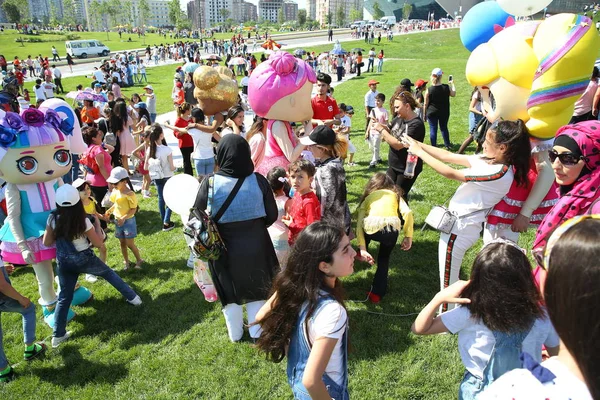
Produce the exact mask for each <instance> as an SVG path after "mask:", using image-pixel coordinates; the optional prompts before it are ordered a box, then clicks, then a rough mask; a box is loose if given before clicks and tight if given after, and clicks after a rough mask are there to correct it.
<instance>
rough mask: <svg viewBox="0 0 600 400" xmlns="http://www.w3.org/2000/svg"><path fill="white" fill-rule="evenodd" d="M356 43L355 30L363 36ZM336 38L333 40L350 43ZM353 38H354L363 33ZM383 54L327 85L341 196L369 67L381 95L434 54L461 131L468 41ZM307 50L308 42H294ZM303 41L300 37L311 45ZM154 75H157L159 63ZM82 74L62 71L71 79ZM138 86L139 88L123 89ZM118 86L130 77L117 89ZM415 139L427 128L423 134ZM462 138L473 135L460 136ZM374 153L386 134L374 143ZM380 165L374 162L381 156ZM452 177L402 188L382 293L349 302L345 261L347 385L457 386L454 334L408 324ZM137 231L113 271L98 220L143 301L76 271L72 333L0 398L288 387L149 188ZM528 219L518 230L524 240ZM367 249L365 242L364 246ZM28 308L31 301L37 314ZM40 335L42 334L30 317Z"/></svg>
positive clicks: (262, 391) (426, 291) (13, 335)
mask: <svg viewBox="0 0 600 400" xmlns="http://www.w3.org/2000/svg"><path fill="white" fill-rule="evenodd" d="M363 43H364V42H363ZM356 45H360V41H357V42H356V43H349V44H344V48H351V47H356ZM362 47H365V46H364V45H363V46H362ZM376 47H377V49H379V48H380V47H383V48H384V50H385V52H386V56H387V57H388V58H397V59H408V60H404V61H392V60H388V61H386V62H385V64H384V73H382V74H364V75H363V76H361V77H360V78H355V79H352V80H351V81H349V82H346V83H344V84H342V85H340V86H338V87H337V88H336V90H335V98H336V99H337V101H338V103H339V102H344V103H346V104H351V105H353V106H354V107H355V108H356V109H357V113H356V115H355V117H354V120H353V127H354V129H353V131H352V140H353V142H354V144H355V145H356V147H357V148H358V152H357V154H356V156H355V161H356V162H358V164H359V165H358V166H357V167H353V168H347V185H348V202H349V204H351V209H352V211H354V210H355V209H356V205H357V204H356V202H357V199H358V197H359V196H360V195H361V193H362V191H363V188H364V186H365V183H366V181H367V179H368V178H369V177H370V176H371V175H372V173H373V171H372V170H369V169H368V161H369V160H370V153H369V151H368V148H367V145H366V143H365V142H364V140H363V139H362V138H363V134H364V132H363V131H362V128H363V127H364V124H365V119H364V115H362V113H361V112H360V110H362V108H363V107H362V105H363V95H364V94H365V93H366V91H367V90H368V88H367V83H366V82H367V81H368V80H369V79H371V78H376V79H377V80H379V81H380V82H381V85H380V87H379V89H380V91H381V92H383V93H385V94H386V96H388V97H389V96H390V95H391V94H392V93H393V91H394V88H395V87H396V86H397V85H398V84H399V82H400V80H401V79H403V78H405V77H408V78H410V79H411V80H412V81H413V82H414V81H415V80H416V79H418V78H427V77H428V76H429V74H430V72H431V70H432V69H433V68H434V67H440V68H442V69H443V70H444V71H445V72H446V75H445V76H447V74H453V75H454V79H455V81H456V86H457V97H456V98H454V99H452V116H451V119H450V134H451V139H452V142H453V143H455V144H456V146H455V150H456V149H457V148H458V145H460V143H461V142H462V140H463V139H464V138H465V137H466V136H467V130H468V104H469V98H470V93H471V89H470V87H469V85H468V84H467V82H466V81H465V78H464V70H465V63H466V60H467V58H468V52H467V51H466V50H465V49H463V48H462V45H461V44H460V40H459V38H458V30H449V31H444V32H433V33H427V34H416V35H407V36H397V37H396V38H395V39H394V42H393V43H387V42H385V41H383V42H382V45H381V46H376ZM307 50H309V49H307ZM310 50H312V49H310ZM173 69H174V67H173V66H166V67H158V68H150V69H148V78H149V81H150V83H152V84H153V85H154V86H155V88H157V93H158V111H159V112H165V111H168V110H171V109H172V106H171V102H170V95H169V94H170V88H171V75H169V74H171V72H170V71H171V70H173ZM165 76H166V77H165ZM84 81H85V79H84V78H82V77H79V78H69V79H65V80H64V82H65V87H67V86H68V87H70V88H74V86H75V84H76V83H84ZM135 90H137V91H141V90H139V89H135ZM125 93H128V94H130V93H131V90H130V89H126V90H125ZM427 141H428V139H427ZM470 151H471V152H472V151H473V147H471V148H470ZM382 154H383V158H384V160H387V145H385V144H384V145H382ZM379 170H382V171H383V170H384V168H383V167H381V168H380V169H379ZM457 186H458V183H457V182H451V181H448V180H446V179H444V178H441V177H440V176H439V175H437V174H436V173H434V172H433V171H432V170H431V169H430V168H429V167H425V169H424V171H423V173H422V174H421V175H420V176H419V178H418V180H417V182H416V184H415V186H414V188H413V191H412V192H411V200H410V205H411V207H412V209H413V210H414V212H415V218H416V221H415V236H414V244H413V248H412V249H411V250H410V251H409V252H403V251H401V250H400V248H399V246H398V247H397V248H396V249H395V250H394V253H393V254H392V261H391V267H390V285H389V291H388V293H389V294H388V295H387V296H386V297H385V299H384V301H383V302H382V303H380V304H379V305H372V304H369V303H364V302H361V301H363V300H364V299H365V297H366V291H367V290H368V289H369V287H370V284H371V280H372V278H373V274H374V268H372V267H369V266H368V265H367V264H364V263H360V262H356V264H355V273H354V274H353V275H352V276H350V277H347V278H345V279H344V280H343V281H344V286H345V288H346V292H347V297H348V299H350V301H348V303H347V307H348V310H349V318H350V327H351V329H350V343H351V352H350V355H349V373H350V393H351V396H352V398H355V399H379V398H384V399H436V400H445V399H447V400H450V399H456V397H457V390H458V384H459V382H460V380H461V377H462V373H463V366H462V363H461V361H460V358H459V355H458V350H457V343H456V338H455V337H453V336H452V335H442V336H434V337H417V336H415V335H413V334H411V333H410V325H411V323H412V321H413V320H414V318H415V317H414V316H401V314H410V313H417V312H419V311H420V309H421V308H422V307H423V306H424V305H425V304H426V303H427V302H428V301H429V300H430V299H431V298H432V297H433V295H434V294H435V293H436V292H437V290H438V285H439V283H438V282H439V281H438V279H439V278H438V266H437V243H438V238H439V235H438V233H436V232H435V231H432V230H425V231H424V232H421V230H420V227H421V226H422V224H423V220H424V218H425V216H426V215H427V213H428V211H429V209H430V208H431V206H433V205H435V204H441V203H442V202H444V201H445V200H446V199H447V198H448V197H449V196H450V195H451V194H452V193H453V192H454V190H455V188H456V187H457ZM137 221H138V231H139V236H138V238H137V239H136V243H137V244H138V246H139V248H140V249H141V253H142V256H143V258H144V259H145V260H146V261H147V263H146V265H145V269H144V271H133V272H122V267H121V266H122V258H121V255H120V250H119V245H118V242H117V240H116V239H115V238H114V234H113V230H112V229H111V230H110V232H109V237H110V239H109V240H108V242H107V245H108V249H109V259H108V264H109V265H110V266H112V267H114V268H115V269H116V270H117V272H118V273H119V274H121V276H122V277H123V278H124V280H125V281H127V282H128V283H130V284H131V285H132V287H133V288H134V289H135V290H137V291H138V293H140V295H141V297H142V299H143V301H144V304H143V305H142V307H141V308H133V307H132V306H129V305H128V304H126V303H125V300H124V299H122V298H121V297H120V295H119V294H118V293H117V292H116V291H115V290H114V289H112V288H111V287H109V285H108V284H106V282H98V283H95V284H88V283H86V284H85V285H86V286H87V287H89V288H90V289H91V290H92V291H93V292H94V300H93V301H92V302H91V303H90V304H89V305H85V306H82V307H76V311H77V314H78V315H77V317H76V318H75V319H74V320H73V321H72V322H71V323H69V329H70V330H73V333H74V334H73V338H72V339H71V340H69V341H68V342H66V343H65V344H63V345H62V346H61V347H60V348H59V349H57V350H49V351H48V355H47V356H46V357H45V358H43V359H40V360H36V361H33V362H32V363H30V364H27V365H25V364H21V365H19V366H18V367H17V369H16V370H17V373H18V374H19V377H18V379H17V380H16V381H15V382H13V383H11V384H9V385H5V386H1V387H0V398H2V399H34V398H35V399H38V398H44V399H45V398H48V399H50V398H69V399H75V398H77V399H96V398H98V399H113V398H117V399H121V398H129V399H137V398H144V399H145V398H148V399H155V398H156V399H180V398H181V399H191V398H202V399H267V398H269V399H270V398H276V399H280V398H281V399H287V398H291V392H290V390H289V388H288V385H287V381H286V375H285V363H282V364H272V363H269V362H267V361H265V360H264V357H263V356H262V355H261V354H258V353H257V352H256V350H255V349H254V348H253V347H252V345H251V344H250V343H249V342H245V343H241V344H232V343H230V342H229V340H228V339H227V333H226V328H225V323H224V320H223V317H222V315H221V311H220V306H219V304H218V303H217V304H209V303H207V302H205V301H204V299H203V296H202V294H201V292H200V290H199V289H198V288H197V287H196V286H195V284H194V283H193V281H192V271H191V270H190V269H188V268H187V267H186V266H185V262H186V259H187V256H188V252H187V250H186V247H185V244H184V241H183V237H182V233H181V230H180V228H181V225H180V222H179V219H178V218H175V221H177V222H176V223H177V227H178V229H175V230H173V231H171V232H167V233H164V232H161V224H160V221H159V214H158V209H157V202H156V198H153V199H150V200H148V199H142V198H141V196H140V212H139V213H138V215H137ZM532 236H533V232H531V231H530V232H528V234H526V235H524V237H523V238H522V244H525V243H528V242H529V241H531V239H532ZM480 246H481V245H480V244H478V245H476V246H474V248H473V249H472V250H471V251H470V252H469V253H468V254H467V256H466V257H465V261H464V264H463V265H464V267H463V276H465V277H466V276H467V275H468V273H469V267H468V266H469V265H470V263H472V261H473V258H474V255H475V252H476V250H478V249H479V248H480ZM370 251H371V252H372V254H374V253H376V246H375V245H372V246H371V248H370ZM12 281H13V284H14V286H15V287H16V288H17V289H18V290H19V291H21V292H22V293H23V294H25V295H26V296H28V297H30V298H31V299H37V298H38V294H37V284H36V281H35V277H34V275H33V271H32V270H31V269H30V268H25V269H20V270H18V271H17V272H16V273H15V274H14V275H13V277H12ZM40 314H41V312H40V310H38V315H40ZM3 328H4V347H5V350H6V352H7V355H8V357H9V360H10V361H11V362H12V363H15V362H18V361H19V360H20V359H21V357H22V351H23V348H22V334H21V320H20V318H19V317H18V316H17V315H15V314H5V315H4V316H3ZM37 333H38V336H39V338H40V339H41V338H45V337H48V336H50V335H51V330H50V329H49V328H48V327H47V326H46V325H45V324H43V323H42V322H40V323H39V324H38V327H37Z"/></svg>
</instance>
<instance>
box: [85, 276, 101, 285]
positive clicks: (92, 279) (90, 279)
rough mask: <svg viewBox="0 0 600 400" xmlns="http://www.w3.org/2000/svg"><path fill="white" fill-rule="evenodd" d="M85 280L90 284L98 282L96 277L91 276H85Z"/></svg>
mask: <svg viewBox="0 0 600 400" xmlns="http://www.w3.org/2000/svg"><path fill="white" fill-rule="evenodd" d="M85 280H86V281H88V282H90V283H94V282H96V281H98V277H97V276H96V275H92V274H85Z"/></svg>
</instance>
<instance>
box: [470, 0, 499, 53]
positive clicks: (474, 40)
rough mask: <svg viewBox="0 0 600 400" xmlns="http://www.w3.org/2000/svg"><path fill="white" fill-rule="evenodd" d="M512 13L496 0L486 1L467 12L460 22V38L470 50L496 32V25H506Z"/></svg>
mask: <svg viewBox="0 0 600 400" xmlns="http://www.w3.org/2000/svg"><path fill="white" fill-rule="evenodd" d="M510 16H511V15H510V14H508V13H507V12H506V11H504V10H503V9H502V8H501V7H500V6H499V5H498V3H497V2H495V1H484V2H482V3H479V4H477V5H475V6H474V7H473V8H471V9H470V10H469V12H467V14H466V15H465V17H464V18H463V20H462V22H461V23H460V40H461V42H462V44H463V45H464V46H465V47H466V48H467V50H469V51H473V50H475V48H476V47H477V46H479V45H480V44H482V43H486V42H487V41H488V40H490V39H491V38H492V37H493V36H494V35H495V34H496V32H495V31H494V25H500V26H501V27H504V26H505V25H506V20H507V19H508V18H509V17H510Z"/></svg>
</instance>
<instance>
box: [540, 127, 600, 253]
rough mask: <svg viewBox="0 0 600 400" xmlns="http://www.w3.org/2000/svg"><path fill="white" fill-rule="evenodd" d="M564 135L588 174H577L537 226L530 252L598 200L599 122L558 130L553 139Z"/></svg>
mask: <svg viewBox="0 0 600 400" xmlns="http://www.w3.org/2000/svg"><path fill="white" fill-rule="evenodd" d="M560 135H566V136H568V137H570V138H571V139H573V140H574V141H575V142H576V143H577V145H578V146H579V149H580V150H581V154H582V155H583V157H584V158H583V161H584V162H585V166H586V167H587V169H588V170H589V171H590V172H588V173H587V174H584V175H581V176H580V177H579V178H578V179H577V180H576V181H575V183H574V184H573V188H572V189H571V190H570V191H569V192H568V193H566V194H565V195H564V196H562V197H561V198H560V199H559V201H558V203H557V204H556V205H555V206H554V207H552V210H550V212H549V213H548V214H546V217H545V218H544V220H543V221H542V223H541V224H540V227H539V228H538V231H537V233H536V236H535V240H534V242H533V249H534V250H535V249H540V248H543V247H544V246H545V245H546V242H547V241H548V238H549V237H550V234H551V233H552V232H553V231H554V229H556V228H557V227H558V226H559V225H560V224H561V223H563V222H564V221H566V220H568V219H571V218H573V217H575V216H577V215H582V214H585V213H586V212H587V210H588V208H589V207H590V205H591V204H592V203H593V202H594V200H596V199H597V198H598V197H600V190H599V189H600V121H585V122H580V123H578V124H575V125H566V126H563V127H562V128H560V129H559V130H558V132H557V134H556V137H558V136H560Z"/></svg>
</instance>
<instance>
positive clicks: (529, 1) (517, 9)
mask: <svg viewBox="0 0 600 400" xmlns="http://www.w3.org/2000/svg"><path fill="white" fill-rule="evenodd" d="M550 3H552V0H498V5H499V6H500V7H502V9H503V10H504V11H506V12H507V13H509V14H512V15H514V16H516V17H527V16H529V15H533V14H536V13H538V12H540V11H542V10H543V9H544V8H546V7H547V6H548V4H550Z"/></svg>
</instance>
